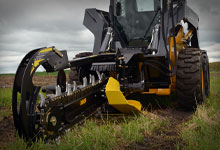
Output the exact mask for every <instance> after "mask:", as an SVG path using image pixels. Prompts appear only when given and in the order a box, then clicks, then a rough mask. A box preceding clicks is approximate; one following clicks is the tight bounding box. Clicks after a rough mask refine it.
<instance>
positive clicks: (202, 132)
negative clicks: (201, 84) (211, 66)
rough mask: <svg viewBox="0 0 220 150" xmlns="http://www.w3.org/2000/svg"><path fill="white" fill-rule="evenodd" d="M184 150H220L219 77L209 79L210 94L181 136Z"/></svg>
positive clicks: (186, 124)
mask: <svg viewBox="0 0 220 150" xmlns="http://www.w3.org/2000/svg"><path fill="white" fill-rule="evenodd" d="M181 137H182V139H183V140H184V142H185V143H186V147H185V149H186V150H206V149H209V150H219V149H220V77H212V78H211V94H210V96H209V98H208V99H207V100H206V102H205V104H203V105H200V106H199V107H198V108H197V110H196V112H195V114H194V116H193V118H192V120H190V121H189V122H187V123H185V129H184V130H183V131H182V134H181Z"/></svg>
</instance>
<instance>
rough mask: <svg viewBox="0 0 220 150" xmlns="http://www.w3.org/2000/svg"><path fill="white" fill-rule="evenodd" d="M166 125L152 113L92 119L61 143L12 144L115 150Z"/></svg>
mask: <svg viewBox="0 0 220 150" xmlns="http://www.w3.org/2000/svg"><path fill="white" fill-rule="evenodd" d="M163 125H164V123H163V121H161V120H160V119H159V118H157V117H156V116H153V115H152V114H150V113H149V114H145V115H140V116H133V117H121V118H117V119H112V120H108V118H105V119H96V120H94V119H93V120H86V121H85V123H84V125H81V126H75V127H74V128H73V129H72V131H70V132H69V133H67V134H66V135H65V136H64V137H63V138H62V139H61V140H60V141H59V142H58V143H59V144H57V143H56V144H55V143H44V142H42V141H39V142H38V143H33V145H32V146H31V147H28V148H27V144H26V143H25V142H24V140H22V139H20V138H17V140H16V142H15V143H10V144H9V147H10V149H16V150H25V149H32V150H35V149H36V150H37V149H40V150H47V149H53V150H69V149H71V150H92V149H94V150H103V149H105V150H115V149H120V147H126V146H129V145H130V144H131V143H138V142H141V141H143V138H144V136H145V134H153V133H154V131H155V130H156V129H158V128H161V126H163Z"/></svg>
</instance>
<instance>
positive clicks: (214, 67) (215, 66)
mask: <svg viewBox="0 0 220 150" xmlns="http://www.w3.org/2000/svg"><path fill="white" fill-rule="evenodd" d="M209 68H210V72H220V62H214V63H210V64H209Z"/></svg>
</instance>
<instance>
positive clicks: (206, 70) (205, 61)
mask: <svg viewBox="0 0 220 150" xmlns="http://www.w3.org/2000/svg"><path fill="white" fill-rule="evenodd" d="M202 59H203V71H204V82H205V83H204V84H205V95H206V96H207V97H208V96H209V94H210V72H209V58H208V55H207V52H206V51H204V50H203V51H202Z"/></svg>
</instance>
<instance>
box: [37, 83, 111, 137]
mask: <svg viewBox="0 0 220 150" xmlns="http://www.w3.org/2000/svg"><path fill="white" fill-rule="evenodd" d="M106 83H107V79H103V80H100V81H99V82H97V83H95V84H94V85H89V86H87V87H84V88H81V89H78V90H76V91H74V92H73V93H71V94H70V95H67V94H64V95H62V96H57V97H54V98H47V100H46V101H45V104H44V105H43V106H42V107H41V109H40V125H41V127H40V133H41V134H42V135H43V136H47V137H50V138H51V137H52V138H57V137H58V136H60V135H62V133H63V131H65V130H67V129H68V128H70V127H71V126H72V125H74V124H76V123H78V121H79V120H78V118H80V117H84V113H85V112H82V113H81V114H80V115H78V116H75V120H76V121H74V122H72V123H71V124H65V123H63V122H62V126H61V128H59V129H58V130H57V133H53V131H49V130H48V123H49V121H51V120H49V118H48V116H49V115H50V113H51V111H52V110H53V108H57V107H64V106H65V105H68V104H71V103H74V102H77V101H80V100H82V99H84V98H86V97H88V96H90V95H92V94H95V93H96V92H98V91H101V90H102V89H103V86H104V85H105V84H106ZM94 103H95V102H94ZM94 107H95V106H94ZM90 108H91V107H90ZM96 109H97V108H96ZM89 113H90V115H91V114H92V113H91V112H89ZM93 113H94V111H93ZM90 115H88V116H90ZM55 121H56V120H55Z"/></svg>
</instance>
